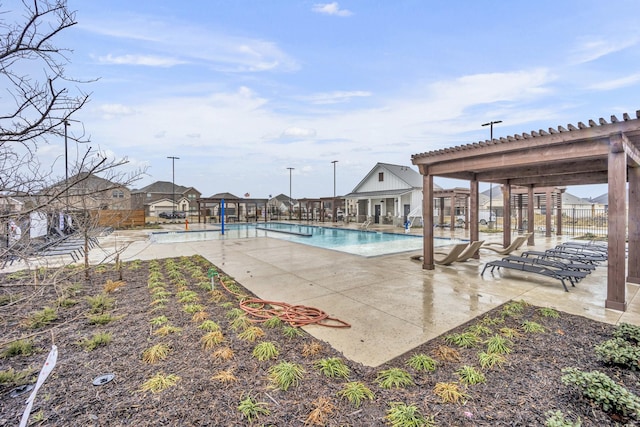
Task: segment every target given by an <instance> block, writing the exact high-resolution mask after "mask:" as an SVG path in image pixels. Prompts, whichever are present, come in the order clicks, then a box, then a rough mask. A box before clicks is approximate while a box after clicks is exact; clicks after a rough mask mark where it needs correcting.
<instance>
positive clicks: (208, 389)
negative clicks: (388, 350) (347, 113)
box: [0, 256, 640, 426]
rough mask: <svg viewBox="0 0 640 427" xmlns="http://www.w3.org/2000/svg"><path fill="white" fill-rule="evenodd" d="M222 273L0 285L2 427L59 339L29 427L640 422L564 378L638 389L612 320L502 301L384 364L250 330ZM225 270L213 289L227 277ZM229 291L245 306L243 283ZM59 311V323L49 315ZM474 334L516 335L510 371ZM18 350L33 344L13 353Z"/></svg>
mask: <svg viewBox="0 0 640 427" xmlns="http://www.w3.org/2000/svg"><path fill="white" fill-rule="evenodd" d="M211 267H212V266H211V265H210V264H209V263H208V261H206V260H205V259H204V258H201V257H198V256H195V257H188V258H187V257H185V258H175V259H163V260H156V261H151V262H132V263H126V264H124V265H123V266H122V268H121V269H116V268H115V266H108V268H106V269H105V268H104V267H99V268H97V269H95V270H93V271H92V272H91V275H90V276H91V278H90V280H89V281H86V280H85V275H84V272H82V271H81V270H78V269H73V268H65V269H64V270H62V271H58V272H54V271H39V272H22V273H21V272H18V273H12V274H8V275H4V276H3V277H1V278H0V298H1V299H0V331H1V332H0V337H1V338H0V353H1V354H2V357H0V374H1V373H4V374H5V375H3V376H2V377H0V378H2V381H0V425H7V426H9V425H18V424H19V421H20V418H21V416H22V413H23V411H24V408H25V400H26V398H27V397H28V396H29V393H30V392H29V391H28V388H27V387H26V386H25V384H34V383H35V381H36V379H37V376H38V372H39V370H40V369H41V367H42V365H43V363H44V361H45V359H46V358H47V354H48V352H49V350H50V349H51V346H52V345H53V344H55V345H56V346H57V349H58V352H59V355H58V360H57V365H56V366H55V368H54V370H53V372H52V374H51V376H50V377H49V378H48V379H47V381H46V382H45V384H44V385H43V387H42V388H41V389H40V390H39V391H38V394H37V397H36V399H35V403H34V405H33V410H32V412H31V417H30V425H42V426H158V425H166V426H169V425H171V426H245V425H264V426H271V425H273V426H302V425H327V426H384V425H391V420H390V419H389V418H388V416H389V411H390V410H391V409H392V408H393V407H394V405H395V404H396V403H402V404H405V405H413V407H414V408H415V410H416V411H417V412H419V413H420V414H421V415H422V416H424V417H426V418H427V419H428V418H429V417H433V422H434V425H438V426H501V425H509V426H541V425H544V424H545V420H546V419H547V417H548V415H547V414H548V412H549V411H562V413H563V414H564V416H565V417H566V419H567V420H571V421H573V422H575V421H576V420H580V422H581V423H582V425H583V426H608V425H611V426H613V425H624V424H628V425H633V421H632V420H629V419H625V418H624V417H621V416H620V415H617V414H608V413H605V412H603V411H602V410H601V409H599V408H598V407H597V406H595V405H594V404H592V403H591V402H589V401H588V400H586V399H585V398H583V397H581V396H580V395H579V393H578V391H577V390H576V389H574V388H572V387H570V386H566V385H564V384H563V383H562V382H561V380H560V378H561V376H562V372H561V369H562V368H564V367H577V368H580V369H581V370H585V371H591V370H599V371H602V372H605V373H607V374H608V375H609V376H610V377H612V378H614V379H615V381H616V382H618V383H619V384H621V385H623V386H625V387H626V388H627V389H628V390H630V391H632V392H633V393H635V394H640V375H639V374H638V372H633V371H629V370H624V369H620V368H617V367H610V366H606V365H604V364H603V363H602V362H600V361H598V360H597V358H596V355H595V352H594V346H596V345H597V344H600V343H601V342H603V341H605V340H607V339H609V338H611V336H612V332H613V330H614V327H613V326H611V325H608V324H603V323H599V322H596V321H593V320H589V319H587V318H583V317H579V316H573V315H569V314H566V313H559V314H560V316H559V317H557V318H554V317H545V316H542V315H541V313H542V312H541V310H540V308H538V307H532V306H525V305H524V304H517V306H518V307H520V308H522V309H523V310H522V312H516V311H514V310H508V308H509V307H512V306H507V307H505V306H503V307H498V308H496V309H495V310H493V311H491V312H489V313H487V314H486V315H484V316H482V317H480V318H477V319H474V320H473V321H472V322H470V323H468V324H466V325H462V326H460V327H459V328H456V329H455V330H454V331H450V332H448V333H447V334H444V335H443V336H441V337H438V338H436V339H434V340H432V341H430V342H428V343H426V344H424V345H422V346H420V347H419V348H416V349H414V350H413V351H411V352H409V353H407V354H406V355H403V356H401V357H399V358H397V359H395V360H393V361H390V362H389V363H387V364H385V365H383V366H379V367H375V368H372V367H366V366H363V365H360V364H357V363H354V362H352V361H349V360H347V359H346V358H344V357H343V356H342V355H341V354H339V353H338V352H336V351H335V350H334V349H332V348H331V347H330V346H329V345H328V344H327V343H325V342H321V341H318V340H316V339H314V338H313V337H311V336H310V335H308V334H307V333H305V332H302V334H300V335H299V336H293V332H296V331H297V332H300V331H301V329H299V328H298V329H295V330H293V332H292V330H291V328H289V329H287V328H286V326H287V325H282V326H277V325H266V324H259V326H260V331H261V332H259V331H257V330H255V329H252V331H253V334H249V333H247V332H246V331H247V330H248V328H247V325H244V326H243V325H242V322H241V321H237V320H236V319H237V318H238V313H239V311H238V307H239V299H241V298H239V297H238V296H236V295H234V294H232V293H230V292H228V291H226V290H224V289H223V288H222V287H221V286H217V290H216V291H214V292H211V290H210V284H211V279H210V278H209V277H208V273H209V272H210V271H211V270H210V269H211ZM218 273H219V274H220V276H217V278H216V280H218V279H219V278H220V277H224V276H225V275H224V272H223V271H220V270H218ZM216 283H217V282H216ZM230 286H231V289H233V290H234V291H235V292H237V293H240V294H243V295H245V296H247V295H249V293H248V292H247V291H246V290H244V289H243V288H242V285H241V284H237V283H236V284H233V283H232V284H231V285H230ZM107 291H108V292H107ZM47 307H48V308H50V309H52V310H49V311H48V313H49V314H51V312H52V311H53V313H54V314H53V316H51V317H55V318H54V319H51V318H49V319H46V316H45V315H44V314H45V312H44V311H43V310H44V309H45V308H47ZM240 317H242V316H240ZM206 320H209V321H213V322H215V323H216V324H217V325H218V326H219V327H220V329H219V330H220V332H221V333H222V334H221V337H222V338H221V340H222V341H221V342H216V343H212V344H211V345H210V346H209V347H207V346H206V345H205V342H204V341H203V337H205V336H209V335H208V331H207V330H204V329H202V328H203V323H205V321H206ZM343 320H346V321H348V319H343ZM525 321H535V322H537V323H539V324H540V325H542V326H543V327H544V332H538V333H528V332H525V331H524V330H523V328H522V325H523V322H525ZM105 322H107V323H105ZM100 323H104V324H100ZM208 324H209V325H211V323H210V322H209V323H208ZM474 325H484V326H486V327H488V328H489V331H490V332H489V331H486V330H485V332H484V335H483V339H487V337H489V336H493V335H495V334H500V333H502V334H504V333H507V332H506V331H511V332H512V333H514V332H517V335H516V336H513V337H510V338H509V341H510V347H511V349H512V351H511V353H509V354H507V355H506V356H505V362H504V363H503V364H502V365H501V366H499V367H498V366H496V367H493V368H491V369H489V368H485V369H482V368H481V367H480V363H479V359H478V354H479V353H480V352H482V351H484V350H485V348H484V347H485V345H484V343H482V342H479V343H478V344H477V345H476V346H475V347H472V348H460V347H457V346H455V345H453V344H451V343H450V342H448V340H447V336H449V337H450V336H451V334H453V333H457V332H463V331H468V330H469V329H468V328H470V327H472V326H474ZM166 326H171V327H173V328H166ZM254 326H255V325H254ZM163 327H165V328H164V329H163ZM503 328H508V329H503ZM160 331H162V333H161V332H160ZM163 333H166V335H165V334H163ZM261 333H264V335H263V336H260V334H261ZM252 335H253V337H256V338H255V340H254V341H252V340H251V338H252ZM218 336H219V337H220V335H218ZM96 337H103V338H104V337H109V338H110V341H109V340H107V339H103V340H102V343H101V344H97V346H96V348H95V349H92V350H89V346H88V342H89V340H91V339H94V342H96V341H97V342H98V343H99V342H100V341H99V340H98V339H97V338H96ZM18 339H21V340H22V341H20V342H21V343H23V344H25V343H26V344H25V345H24V346H21V347H18V346H16V344H15V343H16V340H18ZM266 342H269V343H272V344H274V346H275V348H276V349H277V351H278V355H277V357H276V358H275V359H273V360H265V361H260V360H258V358H257V357H256V356H255V355H254V350H255V348H256V346H257V345H258V344H260V343H266ZM16 347H17V348H19V349H20V350H16ZM445 347H447V348H449V349H452V350H455V351H456V352H457V353H458V355H459V357H458V359H457V360H454V359H455V357H453V356H452V355H451V354H449V355H448V356H447V354H446V352H445ZM161 348H164V349H165V352H166V354H164V358H162V357H159V359H160V360H158V361H156V362H155V363H150V362H151V361H152V360H150V359H152V357H150V349H156V350H157V349H161ZM160 353H161V352H158V353H157V354H156V355H158V354H160ZM416 354H424V355H428V356H430V357H432V358H433V359H434V360H435V361H436V362H437V365H436V369H435V371H433V372H427V371H418V370H416V369H414V368H413V367H411V366H409V365H408V364H407V361H408V360H409V359H410V357H412V356H414V355H416ZM330 358H339V359H341V360H342V361H343V362H344V366H346V367H347V368H348V376H347V378H342V377H329V376H327V375H326V374H325V373H324V371H323V370H322V369H320V366H321V365H322V361H326V360H328V359H330ZM282 362H288V366H290V367H291V366H294V367H298V368H301V374H300V379H299V382H298V383H296V382H295V381H293V383H292V384H291V386H290V387H289V388H288V389H287V390H286V391H285V390H283V389H282V388H284V387H283V386H282V385H281V386H280V387H278V386H277V385H275V384H274V382H273V380H272V372H273V369H275V368H276V367H277V366H283V365H282ZM463 366H473V367H475V368H476V369H477V370H479V371H481V372H482V373H483V374H484V375H485V381H484V382H483V383H479V384H475V385H464V384H462V383H461V380H460V377H459V375H458V373H457V372H458V371H459V369H460V368H462V367H463ZM390 368H399V369H402V370H404V372H405V373H406V374H408V376H409V378H410V380H411V382H412V384H410V385H408V386H406V387H399V388H395V387H392V388H383V387H382V386H381V384H380V378H381V377H380V375H381V373H383V372H384V371H386V370H388V369H390ZM396 372H397V371H396ZM21 373H22V374H23V375H22V376H23V378H20V375H19V374H21ZM107 375H108V376H107ZM158 375H162V376H158ZM7 377H8V378H9V379H7ZM111 378H112V379H111ZM151 379H155V380H156V382H157V383H162V381H161V380H163V379H164V381H165V384H168V386H167V388H166V389H164V390H162V391H157V392H152V391H146V389H147V388H148V387H150V386H151V383H150V382H149V381H150V380H151ZM171 379H173V380H175V382H174V383H170V380H171ZM94 381H95V382H97V385H94ZM357 382H359V383H361V384H362V385H364V386H365V387H366V388H368V389H369V390H370V391H371V396H372V398H370V399H369V398H366V397H365V398H364V400H363V402H362V404H361V405H360V406H357V405H355V404H353V403H351V402H349V401H348V400H347V399H346V398H345V397H342V396H341V392H342V391H343V390H344V387H345V385H346V384H348V383H357ZM439 383H456V384H457V385H458V386H459V390H460V391H461V392H463V393H464V396H463V397H462V398H461V400H460V401H459V402H458V403H444V402H443V400H442V398H441V397H439V396H438V395H437V394H436V393H435V391H434V390H435V388H436V385H437V384H439ZM249 398H250V399H252V400H249ZM241 402H244V403H245V404H246V403H247V402H249V403H250V402H253V403H254V404H255V405H254V408H258V409H262V411H259V412H261V413H256V415H255V418H254V419H252V420H251V421H249V420H248V419H247V417H246V416H245V415H244V414H243V413H242V412H241V411H240V410H239V406H240V404H241ZM249 406H250V405H249ZM398 425H421V424H398Z"/></svg>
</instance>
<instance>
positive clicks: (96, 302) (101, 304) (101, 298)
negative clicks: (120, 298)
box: [87, 294, 115, 314]
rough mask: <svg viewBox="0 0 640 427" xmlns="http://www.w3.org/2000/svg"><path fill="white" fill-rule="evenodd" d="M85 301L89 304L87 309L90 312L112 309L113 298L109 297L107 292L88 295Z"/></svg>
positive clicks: (96, 312)
mask: <svg viewBox="0 0 640 427" xmlns="http://www.w3.org/2000/svg"><path fill="white" fill-rule="evenodd" d="M87 302H88V303H89V305H90V306H91V308H90V309H89V311H90V312H91V313H92V314H98V313H104V312H105V311H109V310H111V309H113V307H114V305H115V299H113V298H111V297H110V296H108V295H107V294H98V295H96V296H94V297H92V296H88V297H87Z"/></svg>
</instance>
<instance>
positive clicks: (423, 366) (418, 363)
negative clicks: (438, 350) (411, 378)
mask: <svg viewBox="0 0 640 427" xmlns="http://www.w3.org/2000/svg"><path fill="white" fill-rule="evenodd" d="M407 365H409V366H410V367H412V368H413V369H415V370H416V371H427V372H433V371H435V370H436V367H437V365H438V362H436V360H435V359H434V358H432V357H430V356H427V355H426V354H414V355H413V356H411V358H410V359H409V360H407Z"/></svg>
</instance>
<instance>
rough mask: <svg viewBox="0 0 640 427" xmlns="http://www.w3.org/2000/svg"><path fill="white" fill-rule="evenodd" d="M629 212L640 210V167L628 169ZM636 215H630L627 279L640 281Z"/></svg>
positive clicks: (639, 229) (639, 246) (639, 225)
mask: <svg viewBox="0 0 640 427" xmlns="http://www.w3.org/2000/svg"><path fill="white" fill-rule="evenodd" d="M627 176H628V179H629V212H640V167H632V168H629V169H628V174H627ZM638 222H639V221H638V219H636V217H635V216H633V215H629V218H628V230H629V244H628V248H629V258H628V270H629V271H628V273H627V274H628V276H627V281H628V282H631V283H640V224H639V223H638Z"/></svg>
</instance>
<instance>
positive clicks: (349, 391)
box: [337, 381, 374, 408]
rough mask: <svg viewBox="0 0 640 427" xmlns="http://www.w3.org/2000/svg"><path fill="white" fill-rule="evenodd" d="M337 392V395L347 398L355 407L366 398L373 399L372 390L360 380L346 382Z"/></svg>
mask: <svg viewBox="0 0 640 427" xmlns="http://www.w3.org/2000/svg"><path fill="white" fill-rule="evenodd" d="M337 394H338V397H342V398H344V399H347V401H348V402H349V403H351V404H352V405H353V406H355V407H356V408H358V407H360V405H362V402H364V401H365V400H366V399H369V400H373V398H374V395H373V392H372V391H371V390H370V389H369V387H367V386H366V385H364V383H362V382H360V381H352V382H349V383H346V384H345V385H344V386H343V387H342V390H340V391H339V392H338V393H337Z"/></svg>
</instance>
